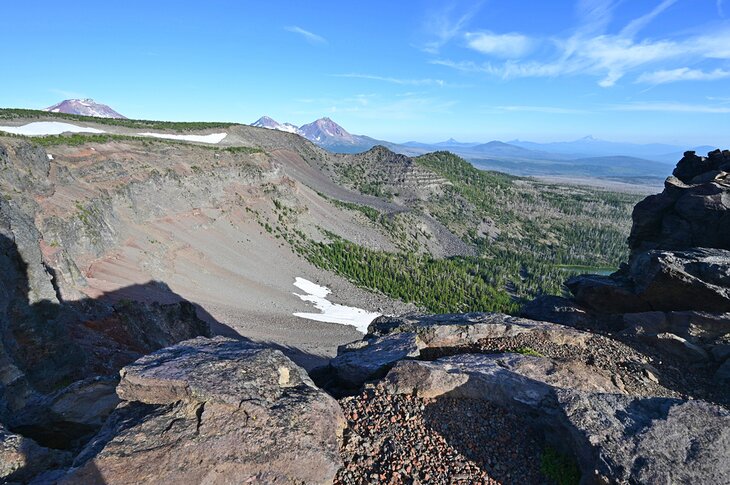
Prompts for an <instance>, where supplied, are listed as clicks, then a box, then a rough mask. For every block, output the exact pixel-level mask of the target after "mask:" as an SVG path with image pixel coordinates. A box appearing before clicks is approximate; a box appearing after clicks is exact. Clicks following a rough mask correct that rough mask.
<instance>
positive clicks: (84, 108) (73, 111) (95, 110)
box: [43, 99, 127, 120]
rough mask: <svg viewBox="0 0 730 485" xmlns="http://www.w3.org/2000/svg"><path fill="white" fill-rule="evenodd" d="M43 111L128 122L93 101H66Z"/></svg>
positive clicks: (121, 116) (124, 117)
mask: <svg viewBox="0 0 730 485" xmlns="http://www.w3.org/2000/svg"><path fill="white" fill-rule="evenodd" d="M43 111H48V112H51V113H66V114H70V115H81V116H94V117H96V118H118V119H123V120H126V119H127V117H126V116H124V115H121V114H119V113H117V112H116V111H114V110H113V109H111V108H110V107H109V106H107V105H105V104H101V103H97V102H96V101H94V100H93V99H66V100H64V101H61V102H60V103H57V104H54V105H53V106H49V107H48V108H46V109H44V110H43Z"/></svg>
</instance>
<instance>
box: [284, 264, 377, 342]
mask: <svg viewBox="0 0 730 485" xmlns="http://www.w3.org/2000/svg"><path fill="white" fill-rule="evenodd" d="M294 286H296V287H297V288H299V289H300V290H302V291H303V292H305V293H306V294H305V295H300V294H299V293H294V295H296V296H298V297H299V298H300V299H301V300H303V301H307V302H310V303H314V306H315V307H316V308H317V310H319V311H320V313H294V316H295V317H300V318H306V319H309V320H316V321H318V322H328V323H339V324H341V325H351V326H353V327H355V328H356V329H357V330H358V331H360V332H362V333H367V331H368V325H370V323H371V322H372V321H373V320H374V319H376V318H377V317H379V316H380V313H375V312H369V311H367V310H363V309H361V308H355V307H351V306H345V305H339V304H337V303H332V302H331V301H329V300H327V295H329V294H330V293H331V291H330V289H329V288H327V287H326V286H320V285H318V284H315V283H312V282H311V281H309V280H306V279H304V278H300V277H297V278H296V279H295V280H294Z"/></svg>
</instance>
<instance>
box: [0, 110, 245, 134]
mask: <svg viewBox="0 0 730 485" xmlns="http://www.w3.org/2000/svg"><path fill="white" fill-rule="evenodd" d="M25 118H30V119H40V118H56V119H61V120H72V121H84V122H87V123H96V124H100V125H109V126H122V127H125V128H147V129H153V130H173V131H178V132H184V131H190V130H207V129H210V128H228V127H229V126H232V125H237V124H239V123H225V122H208V121H154V120H122V119H117V118H97V117H94V116H81V115H72V114H66V113H51V112H49V111H42V110H37V109H19V108H0V120H15V119H25Z"/></svg>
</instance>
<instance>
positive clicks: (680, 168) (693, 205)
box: [629, 150, 730, 253]
mask: <svg viewBox="0 0 730 485" xmlns="http://www.w3.org/2000/svg"><path fill="white" fill-rule="evenodd" d="M725 169H726V170H725ZM728 171H730V151H727V150H726V151H725V152H720V151H719V150H716V151H714V152H711V153H710V154H709V157H708V158H703V157H698V156H696V155H695V154H694V152H687V153H686V154H685V157H684V158H683V159H682V160H681V161H680V162H679V164H678V165H677V168H676V169H675V170H674V176H672V177H669V178H668V179H667V181H666V182H665V184H664V185H665V188H664V191H663V192H662V193H661V194H658V195H652V196H649V197H647V198H646V199H644V200H643V201H641V202H639V203H638V204H637V205H636V207H635V208H634V212H633V215H632V218H633V221H634V223H633V227H632V229H631V235H630V236H629V247H630V248H631V250H632V253H639V252H643V251H647V250H651V249H669V250H682V249H688V248H693V247H703V248H717V249H730V213H729V212H728V211H729V210H730V178H728Z"/></svg>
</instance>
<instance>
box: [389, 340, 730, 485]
mask: <svg viewBox="0 0 730 485" xmlns="http://www.w3.org/2000/svg"><path fill="white" fill-rule="evenodd" d="M591 372H592V370H591V369H588V368H586V369H576V368H571V367H561V365H560V364H559V363H556V362H552V361H551V360H550V359H545V358H540V357H531V356H523V355H515V354H504V355H501V356H494V355H469V354H464V355H459V356H455V357H449V358H443V359H439V360H436V361H434V362H421V361H403V362H399V363H398V364H397V365H395V366H394V367H393V369H392V370H391V371H390V372H389V373H388V375H387V377H386V379H385V380H384V383H383V385H384V387H385V389H386V390H388V391H389V392H391V393H395V394H412V395H417V396H422V397H430V398H433V397H438V396H440V395H444V396H449V397H453V398H469V399H482V400H484V401H488V402H491V403H494V404H497V405H500V406H504V407H507V408H509V409H511V410H513V411H515V412H518V413H524V414H525V415H526V416H528V417H530V419H531V420H532V422H533V423H535V425H536V426H538V427H540V428H542V430H543V431H544V432H545V435H546V438H547V439H548V440H549V441H551V442H553V443H554V444H556V445H557V446H562V447H563V448H566V447H567V448H568V449H569V451H571V452H572V453H573V454H574V455H575V456H576V458H577V459H578V462H579V464H580V468H581V471H582V474H583V481H584V483H592V482H593V480H595V481H597V482H598V483H730V462H729V461H728V460H727V450H729V449H730V412H728V411H727V410H726V409H724V408H721V407H719V406H716V405H712V404H709V403H706V402H703V401H682V400H678V399H669V398H637V397H632V396H626V395H622V394H618V393H617V392H616V391H615V388H614V387H613V384H612V383H611V381H610V379H607V377H606V376H591V375H590V373H591Z"/></svg>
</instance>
